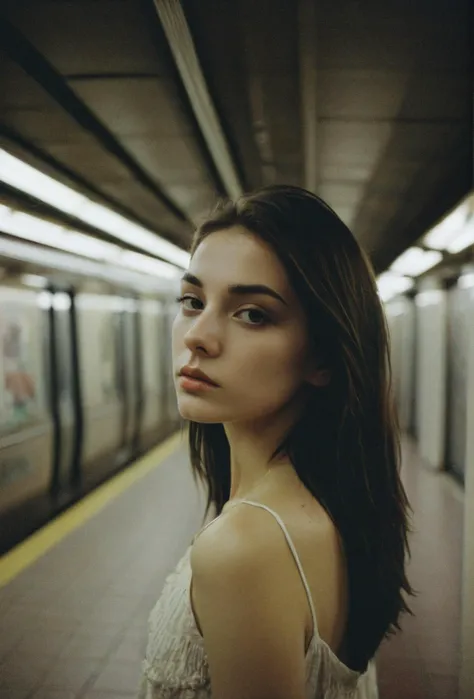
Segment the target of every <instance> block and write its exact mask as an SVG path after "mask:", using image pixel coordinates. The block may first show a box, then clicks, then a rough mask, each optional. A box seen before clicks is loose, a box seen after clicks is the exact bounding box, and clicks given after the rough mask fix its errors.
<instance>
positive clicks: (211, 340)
mask: <svg viewBox="0 0 474 699" xmlns="http://www.w3.org/2000/svg"><path fill="white" fill-rule="evenodd" d="M184 343H185V345H186V347H187V348H188V349H189V350H191V352H193V353H195V352H196V353H199V352H201V353H203V354H206V355H208V356H210V357H214V356H216V355H218V354H219V353H220V352H221V347H222V340H221V337H220V333H219V328H218V327H217V323H216V321H215V320H212V319H211V318H210V317H209V316H206V315H205V314H204V313H202V314H201V315H200V316H199V317H198V318H195V320H194V322H193V324H192V326H191V327H190V328H189V330H188V332H187V333H186V334H185V336H184Z"/></svg>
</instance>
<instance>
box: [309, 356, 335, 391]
mask: <svg viewBox="0 0 474 699" xmlns="http://www.w3.org/2000/svg"><path fill="white" fill-rule="evenodd" d="M330 381H331V370H330V369H328V368H327V366H324V362H323V361H321V360H320V359H315V358H311V361H310V366H309V368H308V371H307V372H306V382H307V383H309V384H311V386H315V387H316V388H319V387H321V386H327V385H328V384H329V383H330Z"/></svg>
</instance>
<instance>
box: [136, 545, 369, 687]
mask: <svg viewBox="0 0 474 699" xmlns="http://www.w3.org/2000/svg"><path fill="white" fill-rule="evenodd" d="M190 557H191V546H190V547H189V548H188V549H187V551H186V553H185V554H184V556H183V557H182V558H181V560H180V561H179V563H178V565H177V566H176V568H175V570H174V571H173V572H172V573H171V574H170V575H168V577H167V578H166V580H165V584H164V587H163V591H162V593H161V596H160V598H159V600H158V602H157V604H156V605H155V607H154V609H153V611H152V612H151V614H150V618H149V629H148V644H147V650H146V657H145V660H144V661H143V665H142V669H143V675H142V681H141V685H140V689H139V692H138V696H137V699H211V683H210V674H209V665H208V662H207V657H206V652H205V648H204V641H203V639H202V636H201V635H200V633H199V631H198V629H197V627H196V622H195V619H194V614H193V611H192V608H191V603H190V586H191V576H192V571H191V562H190ZM306 696H307V698H308V699H378V691H377V679H376V674H375V665H373V664H372V663H371V664H369V667H368V669H367V671H366V672H365V673H364V674H363V675H360V673H357V672H355V671H353V670H350V669H349V668H348V667H346V666H345V665H344V664H343V663H342V662H341V661H340V660H339V659H338V658H337V657H336V656H335V655H334V653H333V652H332V651H331V649H330V648H329V646H327V644H325V643H324V641H323V640H322V639H321V638H319V636H318V635H316V636H315V637H314V638H313V639H312V641H311V643H310V645H309V648H308V651H307V654H306Z"/></svg>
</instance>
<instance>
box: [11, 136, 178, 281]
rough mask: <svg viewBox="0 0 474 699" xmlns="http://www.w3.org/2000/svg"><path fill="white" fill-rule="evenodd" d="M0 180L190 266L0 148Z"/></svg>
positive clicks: (162, 243) (142, 231)
mask: <svg viewBox="0 0 474 699" xmlns="http://www.w3.org/2000/svg"><path fill="white" fill-rule="evenodd" d="M0 180H2V181H3V182H5V183H6V184H9V185H10V186H12V187H15V189H18V190H20V191H21V192H25V193H26V194H30V195H32V196H34V197H36V199H39V200H40V201H43V202H45V203H46V204H50V205H51V206H54V207H55V208H56V209H59V210H60V211H64V212H65V213H67V214H69V215H71V216H75V217H76V218H78V219H80V220H81V221H84V222H85V223H88V224H90V225H91V226H94V227H95V228H97V229H99V230H101V231H105V232H106V233H109V234H110V235H112V236H113V237H114V238H117V239H118V240H121V241H122V242H125V243H127V244H129V245H133V246H135V247H138V248H141V249H142V250H143V251H144V252H145V253H148V254H150V255H156V256H157V257H162V258H163V259H165V260H167V261H168V262H170V263H171V264H174V265H177V266H178V267H181V268H185V267H187V266H188V264H189V253H187V252H186V251H185V250H181V249H180V248H178V247H177V246H176V245H173V244H172V243H169V242H168V241H167V240H163V238H160V237H159V236H157V235H155V234H154V233H152V232H151V231H149V230H147V229H146V228H143V227H142V226H139V225H138V224H136V223H133V222H132V221H130V220H128V219H127V218H125V217H124V216H121V215H120V214H117V213H115V211H112V210H111V209H109V208H107V207H105V206H102V205H100V204H96V203H95V202H94V201H92V200H91V199H89V198H88V197H86V196H84V195H82V194H79V193H78V192H76V191H75V190H73V189H71V188H70V187H67V186H66V185H63V184H61V183H60V182H57V181H56V180H55V179H53V178H52V177H49V176H48V175H45V174H44V173H42V172H40V171H39V170H37V169H36V168H34V167H32V166H31V165H28V164H27V163H24V162H23V161H22V160H20V159H19V158H16V157H15V156H13V155H11V154H10V153H8V152H7V151H5V150H3V149H1V148H0Z"/></svg>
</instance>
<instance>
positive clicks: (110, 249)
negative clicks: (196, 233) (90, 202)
mask: <svg viewBox="0 0 474 699" xmlns="http://www.w3.org/2000/svg"><path fill="white" fill-rule="evenodd" d="M0 230H1V231H3V232H4V233H8V234H9V235H13V236H15V237H17V238H22V239H23V240H30V241H31V242H33V243H39V244H41V245H47V246H48V247H52V248H55V249H57V250H61V251H64V252H69V253H73V254H75V255H80V256H82V257H88V258H90V259H92V260H98V261H102V262H105V263H107V264H111V265H119V266H122V267H127V268H129V269H132V270H136V271H139V272H144V273H145V274H150V275H154V276H158V277H163V278H166V279H173V278H176V277H177V276H179V274H180V272H179V270H178V268H177V267H175V266H174V265H171V264H169V263H167V262H163V261H162V260H157V259H155V258H152V257H148V256H147V255H142V254H140V253H136V252H133V251H130V250H124V249H123V248H120V247H119V246H118V245H114V244H112V243H108V242H106V241H105V240H98V239H97V238H93V237H92V236H90V235H86V234H85V233H79V232H78V231H71V230H69V229H67V228H63V227H61V226H58V225H56V224H55V223H50V222H49V221H45V220H43V219H40V218H37V217H36V216H31V215H30V214H25V213H23V212H21V211H12V209H9V208H8V207H6V206H2V205H1V204H0Z"/></svg>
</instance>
